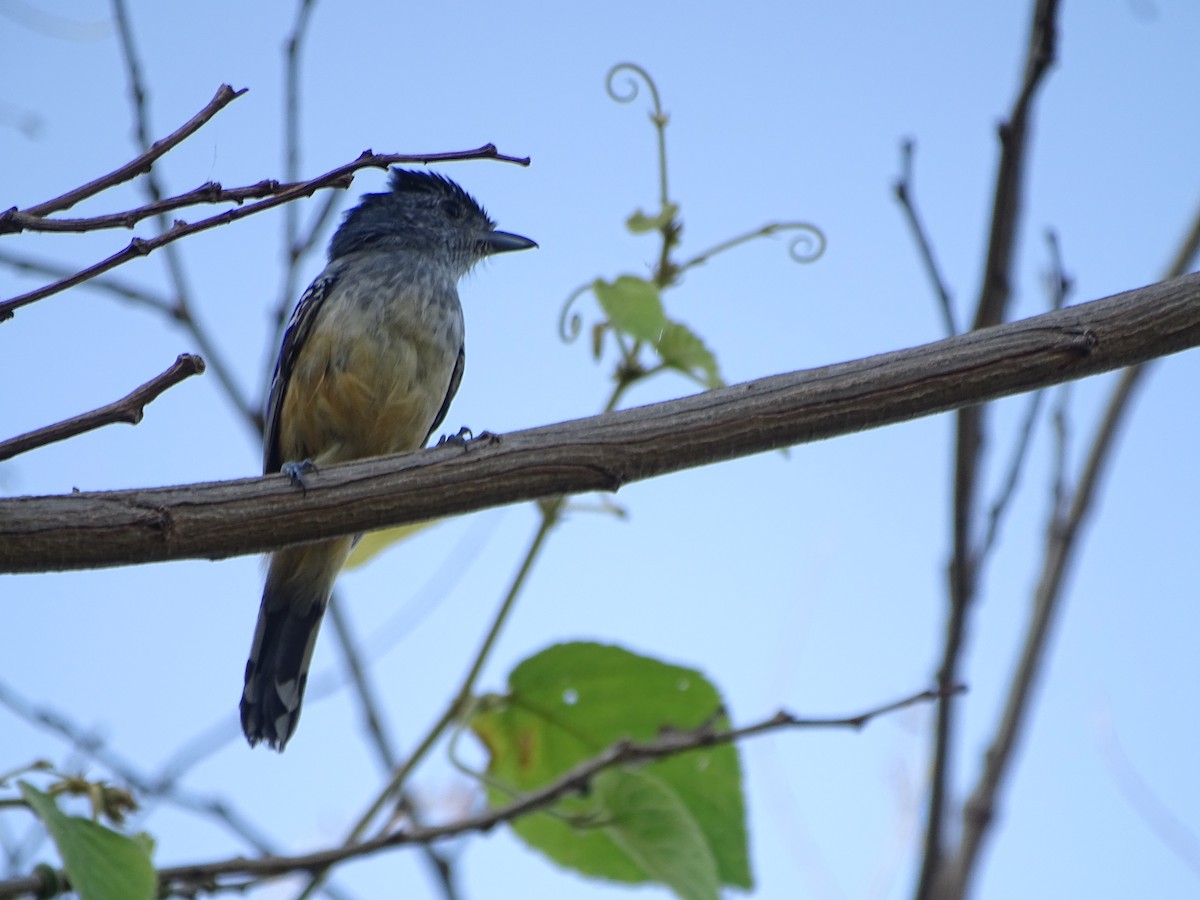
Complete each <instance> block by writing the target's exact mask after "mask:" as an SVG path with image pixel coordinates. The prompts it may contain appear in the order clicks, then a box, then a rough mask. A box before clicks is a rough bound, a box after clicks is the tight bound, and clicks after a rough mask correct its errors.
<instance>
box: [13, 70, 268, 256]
mask: <svg viewBox="0 0 1200 900" xmlns="http://www.w3.org/2000/svg"><path fill="white" fill-rule="evenodd" d="M244 93H246V88H242V89H241V90H237V91H235V90H234V89H233V88H231V87H230V86H229V85H227V84H223V85H221V86H220V87H219V88H217V93H216V94H215V95H214V96H213V98H212V100H210V101H208V104H207V105H206V106H205V107H204V108H203V109H202V110H200V112H198V113H196V115H194V116H192V117H191V118H190V119H188V121H186V122H184V123H183V125H181V126H180V127H179V128H177V129H176V130H175V131H173V132H171V133H170V134H169V135H167V136H166V137H165V138H163V139H162V140H160V141H155V142H154V143H153V144H152V145H151V146H150V147H149V148H148V149H146V150H145V151H144V152H143V153H141V154H140V155H139V156H137V157H136V158H134V159H132V160H130V161H129V162H127V163H126V164H125V165H123V166H121V167H120V168H119V169H115V170H113V171H112V172H109V173H108V174H107V175H101V176H100V177H99V178H97V179H96V180H94V181H89V182H88V183H87V184H85V185H82V186H81V187H77V188H75V189H74V190H70V191H67V193H65V194H62V195H61V196H58V197H55V198H54V199H53V200H47V201H45V202H44V203H39V204H38V205H37V206H31V207H29V208H28V209H25V210H23V212H24V214H25V215H27V216H31V217H36V218H41V217H43V216H48V215H50V214H51V213H54V212H58V211H60V210H64V209H70V208H71V207H72V206H74V205H75V204H76V203H79V202H80V201H81V200H86V199H87V198H88V197H94V196H95V195H96V194H99V193H101V192H102V191H106V190H108V189H109V188H111V187H115V186H116V185H118V184H122V183H124V182H126V181H129V180H131V179H133V178H136V177H137V176H139V175H142V174H144V173H146V172H149V171H150V167H151V166H153V165H154V163H155V161H156V160H158V159H159V158H161V157H162V156H163V154H165V153H167V152H168V151H170V150H171V149H173V148H174V147H177V146H178V145H179V144H180V143H182V142H183V141H184V140H186V139H187V138H189V137H191V136H192V135H193V134H195V133H196V132H197V131H199V130H200V128H201V126H203V125H204V124H205V123H206V122H208V120H209V119H211V118H212V117H213V116H215V115H216V114H217V113H219V112H220V111H221V110H222V109H224V108H225V107H226V106H228V105H229V104H230V103H232V102H233V101H234V100H236V99H237V98H238V97H240V96H242V94H244ZM9 214H10V213H0V234H3V233H6V232H8V231H11V230H14V229H11V228H9V227H7V226H6V225H5V222H6V217H7V216H8V215H9ZM16 230H20V229H16Z"/></svg>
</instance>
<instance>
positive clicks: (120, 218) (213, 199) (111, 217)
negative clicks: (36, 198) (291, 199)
mask: <svg viewBox="0 0 1200 900" xmlns="http://www.w3.org/2000/svg"><path fill="white" fill-rule="evenodd" d="M298 183H299V182H292V181H286V182H280V181H276V180H274V179H272V178H264V179H262V180H261V181H258V182H255V183H254V184H248V185H245V186H243V187H236V188H225V187H223V186H222V185H220V184H219V183H218V182H215V181H208V182H205V183H204V184H202V185H200V186H199V187H198V188H194V189H192V190H190V191H186V192H185V193H182V194H176V195H175V196H173V197H164V198H163V199H161V200H155V201H153V202H151V203H147V204H144V205H142V206H138V207H135V208H134V209H128V210H124V211H122V212H115V213H105V214H104V215H99V216H84V217H83V218H77V219H48V218H45V217H42V216H35V215H33V214H32V213H30V212H28V211H27V210H20V209H16V208H13V209H10V210H8V211H7V212H4V213H0V234H5V233H13V234H15V233H17V232H21V231H36V232H50V233H69V234H80V233H83V232H90V231H105V230H108V229H110V228H132V227H133V226H135V225H137V224H138V222H141V221H143V220H145V219H149V218H153V217H156V216H161V215H163V214H165V213H169V212H173V211H174V210H177V209H183V208H185V207H188V206H199V205H201V204H205V205H215V204H218V203H237V204H239V205H240V204H242V203H245V202H246V201H247V200H258V199H261V198H262V197H270V196H272V195H274V194H278V193H279V192H280V191H286V190H290V189H291V188H294V187H296V186H297V184H298ZM288 208H290V207H288Z"/></svg>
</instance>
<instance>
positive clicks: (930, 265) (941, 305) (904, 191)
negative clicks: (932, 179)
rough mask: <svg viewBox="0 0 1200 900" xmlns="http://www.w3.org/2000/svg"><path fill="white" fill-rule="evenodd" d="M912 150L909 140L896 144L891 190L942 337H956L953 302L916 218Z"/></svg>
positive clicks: (926, 234)
mask: <svg viewBox="0 0 1200 900" xmlns="http://www.w3.org/2000/svg"><path fill="white" fill-rule="evenodd" d="M915 150H916V144H915V142H914V141H912V140H911V139H909V140H906V141H904V142H903V143H902V144H901V145H900V177H899V178H898V179H896V183H895V184H894V185H893V186H892V189H893V190H894V191H895V192H896V199H897V200H898V201H899V202H900V209H902V210H903V211H904V218H905V219H906V220H907V221H908V227H909V228H910V229H911V230H912V234H913V238H914V239H915V240H916V242H917V250H919V251H920V253H921V262H922V263H924V264H925V274H926V275H928V276H929V283H930V284H931V285H932V286H933V291H934V293H935V294H936V295H937V298H938V309H939V310H941V313H942V322H943V324H944V325H945V326H946V334H948V335H953V334H958V323H956V322H955V321H954V299H953V298H952V297H951V296H950V289H949V288H948V287H946V279H945V278H943V277H942V272H941V269H939V268H938V264H937V259H936V258H935V257H934V255H933V243H932V242H931V241H930V240H929V233H928V232H927V231H926V230H925V225H924V224H923V223H922V222H921V217H920V216H919V215H917V206H916V203H915V201H914V200H913V195H912V184H913V154H914V152H915Z"/></svg>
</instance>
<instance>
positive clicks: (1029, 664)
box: [940, 209, 1200, 898]
mask: <svg viewBox="0 0 1200 900" xmlns="http://www.w3.org/2000/svg"><path fill="white" fill-rule="evenodd" d="M1198 248H1200V209H1197V212H1196V215H1195V218H1194V220H1193V224H1192V227H1191V229H1190V230H1189V232H1188V235H1187V237H1186V238H1185V239H1184V241H1183V244H1182V246H1181V247H1180V249H1179V252H1178V253H1177V254H1176V255H1175V258H1174V260H1173V261H1172V263H1171V267H1170V270H1169V274H1171V275H1174V274H1176V273H1181V272H1184V271H1187V269H1188V268H1189V266H1190V265H1191V262H1192V260H1193V259H1194V258H1195V256H1196V254H1197V251H1198ZM1148 371H1149V369H1148V366H1147V365H1144V364H1143V365H1137V366H1132V367H1130V368H1128V369H1126V370H1125V371H1124V372H1122V373H1121V377H1120V378H1119V379H1118V381H1117V384H1116V386H1115V387H1114V388H1113V392H1112V394H1111V395H1110V397H1109V401H1108V404H1107V406H1106V408H1105V411H1104V417H1103V418H1102V419H1101V421H1100V424H1099V426H1098V427H1097V429H1096V433H1095V435H1094V436H1093V439H1092V441H1091V444H1090V450H1089V453H1088V457H1087V460H1086V462H1085V463H1084V467H1083V472H1082V474H1081V475H1080V478H1079V483H1078V484H1077V485H1076V486H1075V490H1074V492H1073V494H1072V496H1071V497H1070V499H1069V500H1067V499H1065V498H1064V499H1062V500H1059V499H1058V498H1056V502H1055V504H1054V506H1053V507H1052V508H1051V512H1050V522H1049V529H1048V530H1049V537H1048V539H1047V542H1046V548H1045V553H1044V556H1043V559H1042V572H1041V577H1040V578H1039V580H1038V585H1037V589H1036V591H1035V593H1034V606H1033V614H1032V616H1031V619H1030V623H1029V626H1028V629H1027V632H1026V638H1025V644H1024V646H1023V647H1022V649H1021V656H1020V660H1019V661H1018V663H1017V667H1016V670H1015V671H1014V673H1013V677H1012V681H1011V683H1010V687H1009V695H1008V699H1007V702H1006V704H1005V708H1004V713H1003V715H1002V717H1001V720H1000V722H999V724H998V725H997V728H996V734H995V736H994V737H993V739H992V743H991V745H990V746H989V748H988V752H987V753H986V754H985V756H984V767H983V771H982V772H981V773H980V776H979V780H978V781H977V782H976V785H975V788H974V789H973V790H972V792H971V795H970V797H969V798H968V800H967V802H966V804H965V806H964V808H963V828H962V841H961V845H960V847H959V850H958V853H957V855H956V857H955V858H954V859H953V860H952V862H951V863H950V864H949V865H948V866H947V867H946V870H945V872H944V873H943V876H942V878H941V879H940V884H941V887H942V889H943V890H942V891H941V896H945V897H955V898H956V897H962V896H965V893H966V890H967V886H968V884H969V881H970V879H971V877H972V876H973V875H974V873H975V869H976V862H977V860H978V855H979V851H980V849H981V847H982V846H983V842H984V840H985V839H986V837H987V836H988V834H990V832H991V824H992V822H993V821H994V820H995V811H996V806H997V798H998V796H999V793H1000V790H1001V788H1002V787H1003V785H1004V783H1005V780H1006V779H1007V777H1008V776H1009V775H1010V774H1011V765H1012V755H1013V751H1014V749H1015V747H1016V745H1017V742H1018V741H1019V740H1020V737H1021V735H1022V733H1023V731H1024V729H1025V727H1026V725H1027V723H1028V718H1029V712H1030V703H1029V698H1030V696H1031V693H1032V691H1033V687H1034V685H1035V684H1036V682H1037V678H1038V674H1039V673H1040V671H1041V667H1042V663H1043V661H1044V659H1045V654H1046V647H1047V644H1048V640H1049V634H1050V628H1051V626H1052V625H1053V622H1054V617H1055V615H1056V614H1057V611H1058V609H1059V607H1060V606H1061V600H1062V594H1063V587H1064V584H1065V580H1066V576H1067V572H1068V571H1069V567H1070V564H1071V563H1072V562H1073V559H1074V556H1075V554H1076V552H1077V551H1078V550H1079V547H1080V541H1079V535H1080V532H1081V530H1082V528H1083V526H1084V524H1085V523H1086V521H1087V518H1088V516H1089V514H1090V512H1091V509H1092V504H1093V502H1094V500H1095V497H1096V495H1097V493H1098V491H1099V485H1100V480H1101V478H1102V476H1103V474H1104V471H1105V468H1106V466H1107V465H1108V464H1109V461H1110V459H1111V457H1112V455H1113V453H1114V452H1115V448H1116V436H1117V433H1118V431H1119V428H1120V426H1121V424H1122V423H1123V422H1124V420H1125V418H1126V417H1127V416H1128V415H1129V411H1130V409H1131V401H1132V398H1133V396H1134V393H1135V391H1136V390H1137V388H1138V387H1139V386H1140V384H1141V383H1142V381H1143V380H1144V377H1145V375H1146V374H1147V372H1148ZM1064 504H1065V511H1064V509H1063V506H1064Z"/></svg>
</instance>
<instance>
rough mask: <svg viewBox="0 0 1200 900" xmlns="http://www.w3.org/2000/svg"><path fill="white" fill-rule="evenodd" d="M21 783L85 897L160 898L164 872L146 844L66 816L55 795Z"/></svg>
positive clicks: (90, 899) (85, 899) (102, 899)
mask: <svg viewBox="0 0 1200 900" xmlns="http://www.w3.org/2000/svg"><path fill="white" fill-rule="evenodd" d="M19 784H20V787H21V794H22V796H23V797H24V798H25V802H26V803H28V804H29V807H30V808H31V809H32V810H33V811H34V812H35V813H36V814H37V817H38V818H39V819H41V820H42V823H43V824H44V825H45V826H46V831H48V832H49V833H50V837H51V839H52V840H53V841H54V844H55V846H56V847H58V853H59V855H60V856H61V857H62V861H63V867H64V868H65V869H66V870H67V875H68V877H70V879H71V887H72V889H74V891H75V893H77V894H78V895H79V897H80V900H154V897H155V895H156V894H157V892H158V876H157V875H156V874H155V872H154V865H153V864H152V863H151V862H150V856H149V854H147V853H146V851H145V849H143V847H142V846H140V845H139V844H138V843H137V842H135V841H132V840H130V839H129V838H127V837H125V836H124V835H121V834H118V833H117V832H115V831H112V830H111V829H108V828H105V827H104V826H103V825H98V824H97V823H95V822H92V821H90V820H89V819H83V818H80V817H79V816H68V815H66V814H65V813H64V812H63V811H62V810H60V809H59V808H58V804H56V803H55V802H54V799H53V798H52V797H51V796H50V795H49V794H44V793H42V792H41V791H39V790H38V789H37V788H35V787H33V786H31V785H30V784H29V783H27V782H24V781H22V782H19Z"/></svg>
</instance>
